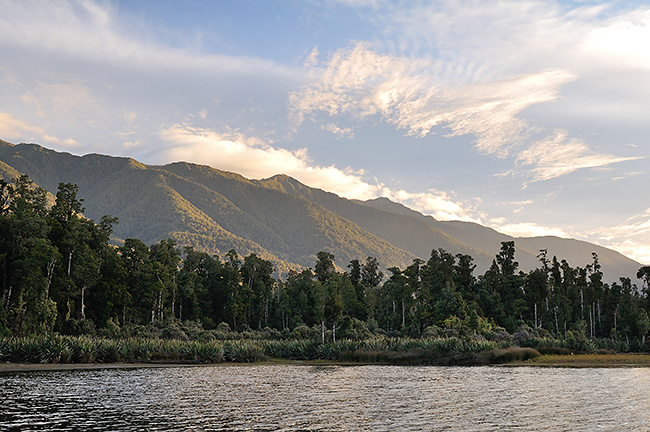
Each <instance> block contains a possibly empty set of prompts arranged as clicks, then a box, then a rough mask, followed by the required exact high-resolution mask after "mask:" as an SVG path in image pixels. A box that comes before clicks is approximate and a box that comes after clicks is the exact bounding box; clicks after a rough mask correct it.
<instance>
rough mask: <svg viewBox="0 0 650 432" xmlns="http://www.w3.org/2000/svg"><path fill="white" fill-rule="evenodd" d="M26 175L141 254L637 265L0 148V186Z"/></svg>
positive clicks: (177, 169)
mask: <svg viewBox="0 0 650 432" xmlns="http://www.w3.org/2000/svg"><path fill="white" fill-rule="evenodd" d="M17 174H27V175H28V176H29V177H30V178H31V179H32V180H33V181H34V182H35V183H36V184H38V185H39V186H41V187H43V188H44V189H46V190H47V191H49V192H51V193H55V192H56V190H57V186H58V184H59V183H60V182H63V183H72V184H76V185H78V187H79V197H80V198H83V199H84V207H85V215H86V216H87V217H89V218H91V219H93V220H99V219H100V218H101V216H103V215H106V214H109V215H112V216H117V217H118V218H119V224H118V225H116V226H115V227H114V236H115V237H116V238H118V239H126V238H138V239H141V240H142V241H144V242H145V243H147V244H150V243H153V242H156V241H159V240H161V239H166V238H173V239H175V240H177V241H178V243H179V245H181V246H183V245H192V246H194V247H195V248H196V249H197V250H202V251H206V252H209V253H211V254H218V255H221V256H223V255H224V254H225V253H226V252H227V251H228V250H230V249H235V250H237V251H238V252H239V253H240V254H242V255H247V254H249V253H255V254H257V255H259V256H260V257H262V258H264V259H268V260H270V261H272V262H273V263H274V265H276V267H277V268H278V269H279V270H280V272H282V273H284V272H286V271H287V270H288V269H290V268H297V267H301V266H311V265H313V262H314V258H315V256H314V254H315V253H316V251H319V250H327V251H329V252H331V253H332V254H334V255H335V256H336V258H337V263H338V264H339V265H340V266H342V267H345V265H346V264H347V263H348V262H349V261H350V260H352V259H365V257H367V256H373V257H377V258H378V261H379V263H380V264H381V265H382V266H384V268H385V267H388V266H398V267H401V268H404V267H406V266H408V265H409V264H410V263H411V261H412V260H413V258H415V257H420V258H423V259H426V258H428V256H429V255H430V253H431V250H433V249H436V250H437V249H444V250H446V251H448V252H450V253H452V254H458V253H461V254H467V255H471V256H472V257H473V258H474V262H475V264H477V272H480V273H482V272H483V271H485V270H486V269H487V268H488V267H489V265H490V263H491V262H492V259H493V258H494V256H495V254H496V253H497V252H498V250H499V247H500V244H501V242H502V241H510V240H514V241H515V242H516V245H517V257H516V258H517V260H518V261H519V263H520V268H521V269H522V270H529V269H532V268H535V267H536V266H537V265H538V263H539V262H538V260H537V257H536V256H537V254H538V253H539V250H540V249H547V250H548V255H549V256H550V257H552V256H553V255H557V257H558V259H567V260H569V261H570V262H572V263H574V262H575V263H576V264H578V265H585V264H588V263H589V262H591V253H592V252H596V253H597V254H598V256H599V259H600V262H601V264H602V271H603V274H604V277H605V280H608V281H615V280H618V277H619V276H627V277H634V275H635V273H636V271H637V270H638V269H639V267H640V264H639V263H637V262H635V261H633V260H631V259H629V258H626V257H624V256H623V255H621V254H619V253H618V252H615V251H612V250H609V249H606V248H602V247H599V246H596V245H593V244H590V243H586V242H580V241H576V240H570V239H559V238H553V237H538V238H517V239H514V238H513V237H510V236H507V235H504V234H501V233H498V232H496V231H494V230H492V229H490V228H486V227H483V226H481V225H478V224H473V223H467V222H447V221H437V220H435V219H434V218H432V217H431V216H425V215H422V214H420V213H418V212H416V211H413V210H411V209H408V208H406V207H404V206H402V205H401V204H397V203H393V202H391V201H389V200H387V199H385V198H379V199H375V200H370V201H366V202H361V201H357V200H348V199H345V198H341V197H339V196H337V195H335V194H333V193H329V192H325V191H323V190H319V189H315V188H310V187H308V186H306V185H304V184H302V183H300V182H298V181H297V180H295V179H293V178H290V177H288V176H285V175H277V176H274V177H271V178H269V179H264V180H250V179H246V178H245V177H243V176H241V175H239V174H235V173H230V172H225V171H221V170H218V169H214V168H211V167H208V166H203V165H197V164H190V163H184V162H178V163H172V164H169V165H165V166H149V165H144V164H142V163H140V162H138V161H135V160H133V159H130V158H123V157H111V156H104V155H98V154H90V155H85V156H82V157H80V156H74V155H71V154H68V153H60V152H56V151H53V150H48V149H46V148H43V147H41V146H39V145H36V144H19V145H14V144H10V143H7V142H4V141H0V177H2V178H5V179H6V180H11V179H12V178H14V177H16V175H17Z"/></svg>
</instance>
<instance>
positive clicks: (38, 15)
mask: <svg viewBox="0 0 650 432" xmlns="http://www.w3.org/2000/svg"><path fill="white" fill-rule="evenodd" d="M0 9H1V10H2V11H3V13H2V16H0V33H1V34H2V35H3V37H2V40H1V41H0V45H10V46H13V47H24V48H29V49H34V48H35V49H38V50H41V51H44V52H50V53H56V54H58V55H62V56H63V55H65V56H69V57H70V58H73V59H82V60H85V61H92V62H95V63H99V64H114V65H119V66H120V67H121V68H136V69H140V70H141V69H142V68H146V69H148V68H156V69H158V70H160V71H169V70H174V71H197V70H201V71H210V72H211V73H213V74H246V75H248V74H250V75H260V74H263V73H266V74H280V75H290V76H293V77H297V76H298V73H297V71H295V70H294V69H293V68H291V67H286V66H284V65H282V64H280V63H277V62H273V61H270V60H266V59H261V58H255V57H249V56H245V55H242V56H228V55H220V54H213V55H208V54H205V53H201V52H200V50H199V49H198V47H197V49H195V50H191V49H188V48H187V47H183V48H174V47H170V46H168V45H164V44H161V43H160V42H158V41H157V40H156V39H155V38H153V37H152V36H153V34H152V33H150V35H149V37H147V36H146V33H135V30H134V29H136V28H137V27H138V26H137V23H134V22H132V21H130V22H128V23H125V22H123V17H121V16H120V15H119V9H118V8H117V7H116V6H113V5H111V4H110V3H105V2H95V1H91V0H72V1H55V0H42V1H36V0H25V1H21V2H13V1H10V0H3V1H1V2H0Z"/></svg>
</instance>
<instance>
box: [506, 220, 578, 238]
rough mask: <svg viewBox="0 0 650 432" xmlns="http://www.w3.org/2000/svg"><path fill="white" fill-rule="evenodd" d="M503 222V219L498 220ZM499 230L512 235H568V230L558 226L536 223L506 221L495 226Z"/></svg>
mask: <svg viewBox="0 0 650 432" xmlns="http://www.w3.org/2000/svg"><path fill="white" fill-rule="evenodd" d="M497 222H503V220H497ZM493 228H494V229H496V230H497V231H499V232H502V233H504V234H508V235H511V236H513V237H540V236H556V237H568V235H567V233H566V231H564V230H563V229H561V228H558V227H547V226H543V225H537V224H535V223H506V224H497V225H496V226H493Z"/></svg>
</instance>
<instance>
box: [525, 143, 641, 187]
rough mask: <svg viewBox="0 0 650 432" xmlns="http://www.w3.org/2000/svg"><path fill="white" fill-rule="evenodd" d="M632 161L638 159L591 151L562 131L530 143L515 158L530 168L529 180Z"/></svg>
mask: <svg viewBox="0 0 650 432" xmlns="http://www.w3.org/2000/svg"><path fill="white" fill-rule="evenodd" d="M635 159H640V158H639V157H617V156H612V155H607V154H599V153H595V152H592V151H590V150H589V147H587V145H586V144H585V143H584V142H583V141H582V140H579V139H576V138H569V137H568V136H567V132H566V131H564V130H558V131H556V132H555V135H554V136H550V137H548V138H546V139H544V140H542V141H538V142H536V143H534V144H533V145H532V146H530V147H529V148H527V149H526V150H524V151H522V152H521V153H520V154H519V156H518V157H517V161H518V162H519V163H520V164H522V165H525V166H532V167H533V169H532V173H533V181H541V180H549V179H552V178H555V177H559V176H562V175H565V174H569V173H571V172H573V171H576V170H578V169H581V168H597V167H602V166H605V165H610V164H613V163H617V162H624V161H629V160H635Z"/></svg>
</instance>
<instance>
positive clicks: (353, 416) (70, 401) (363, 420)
mask: <svg viewBox="0 0 650 432" xmlns="http://www.w3.org/2000/svg"><path fill="white" fill-rule="evenodd" d="M648 388H650V370H648V369H640V368H639V369H597V368H596V369H562V368H548V369H539V368H502V367H476V368H457V367H399V366H347V367H342V366H293V365H246V366H216V367H185V368H183V367H179V368H165V369H125V370H116V369H105V370H84V371H56V372H30V373H13V374H3V375H0V400H1V401H2V405H0V430H7V431H42V430H48V431H76V430H78V431H113V430H120V431H141V430H146V431H176V430H178V431H252V430H255V431H395V430H401V431H530V430H535V431H593V430H600V431H621V430H625V431H637V430H638V431H641V430H648V429H649V428H650V422H649V420H648V418H649V417H648V414H647V413H648V412H650V400H649V397H648V393H647V389H648Z"/></svg>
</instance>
